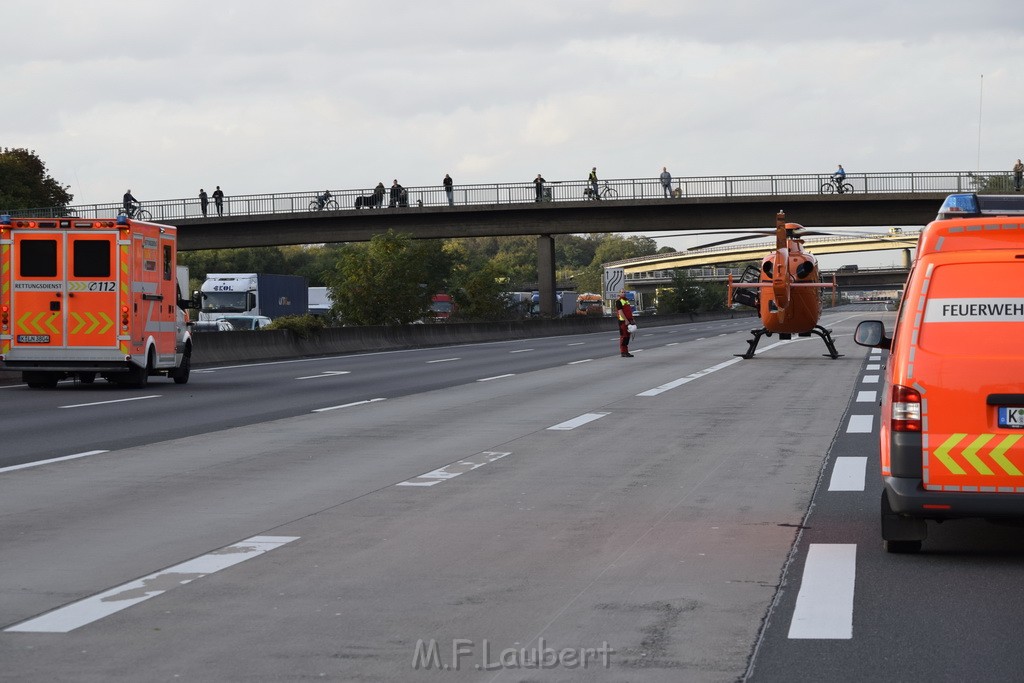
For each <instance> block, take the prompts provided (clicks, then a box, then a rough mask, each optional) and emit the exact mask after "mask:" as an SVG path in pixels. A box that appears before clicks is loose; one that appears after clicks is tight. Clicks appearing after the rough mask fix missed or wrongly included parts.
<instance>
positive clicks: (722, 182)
mask: <svg viewBox="0 0 1024 683" xmlns="http://www.w3.org/2000/svg"><path fill="white" fill-rule="evenodd" d="M991 177H1006V178H1007V181H1009V177H1010V174H1009V173H1008V172H1006V171H992V172H971V171H940V172H933V171H928V172H895V173H847V174H846V182H849V183H851V184H852V185H853V188H854V193H858V194H860V193H878V194H894V193H908V194H913V193H917V192H921V193H936V192H948V193H953V192H970V191H973V190H974V189H976V188H977V187H978V186H979V185H980V184H981V182H982V180H984V179H987V178H991ZM828 178H829V174H828V173H815V174H789V175H748V176H689V177H680V178H673V179H672V194H673V197H677V198H684V199H685V198H709V197H710V198H713V197H756V196H775V195H813V194H819V193H821V186H822V184H823V183H824V182H825V181H826V180H828ZM599 186H600V187H601V188H604V187H605V186H607V187H608V188H610V190H612V191H613V192H609V193H608V194H606V195H604V196H603V200H604V201H615V200H620V201H621V200H644V199H658V200H662V201H672V199H665V198H664V190H663V188H662V186H661V181H660V180H659V179H658V178H615V179H611V180H602V181H600V183H599ZM589 187H590V185H589V183H587V182H586V181H585V180H561V181H551V182H548V183H546V185H545V194H544V202H543V203H546V202H578V201H584V200H587V199H589V197H588V196H587V195H586V194H585V190H587V189H588V188H589ZM405 189H406V201H405V202H404V203H403V202H399V203H398V204H399V205H398V206H395V207H392V206H391V204H392V202H391V198H390V188H386V189H385V193H384V201H383V204H382V207H381V208H383V209H387V210H399V211H401V210H407V209H406V207H409V208H421V207H443V206H447V205H448V197H447V195H446V194H445V192H444V189H443V188H442V187H441V186H440V185H427V186H421V187H408V188H405ZM322 191H323V190H308V191H302V192H282V193H274V194H250V195H234V196H230V197H225V198H224V204H223V209H222V211H221V212H218V210H217V208H216V205H215V204H214V202H213V201H210V202H209V205H208V206H207V212H206V215H207V217H209V218H217V217H219V216H221V215H223V216H259V215H268V214H285V213H302V212H306V211H309V206H310V202H312V201H314V200H315V199H316V197H317V195H319V194H320V193H321V192H322ZM330 192H331V194H332V195H333V198H334V199H335V200H336V201H337V202H338V205H339V206H340V210H342V211H354V210H356V208H355V207H356V199H357V198H358V197H366V198H369V197H371V196H372V195H373V189H372V188H357V189H340V190H330ZM452 194H453V197H452V199H453V204H454V206H456V207H460V206H461V207H466V206H486V205H502V204H524V203H533V202H535V201H536V197H537V193H536V188H535V186H534V184H533V182H523V183H518V182H517V183H487V184H476V185H456V186H455V188H454V191H453V193H452ZM366 201H367V204H368V203H369V200H368V199H367V200H366ZM142 206H143V208H145V209H146V210H147V211H149V212H150V213H151V214H152V216H153V220H155V221H158V222H160V221H162V222H173V221H176V220H181V219H197V218H202V217H203V213H202V210H201V206H200V203H199V198H198V197H188V198H181V199H162V200H154V201H143V202H142ZM120 210H121V204H120V202H111V203H107V204H82V205H74V206H68V207H64V208H60V207H58V208H54V207H48V208H39V209H30V210H25V211H23V210H19V211H17V212H16V213H17V215H19V216H26V217H40V218H45V217H58V216H80V217H82V218H112V217H114V216H116V215H117V213H118V212H119V211H120ZM366 210H371V211H375V210H378V209H366ZM0 213H10V212H7V211H0Z"/></svg>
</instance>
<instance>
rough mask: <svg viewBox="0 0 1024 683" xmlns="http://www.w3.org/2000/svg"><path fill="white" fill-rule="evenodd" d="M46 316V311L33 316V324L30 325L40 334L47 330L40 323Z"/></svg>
mask: <svg viewBox="0 0 1024 683" xmlns="http://www.w3.org/2000/svg"><path fill="white" fill-rule="evenodd" d="M45 317H46V313H39V314H37V315H36V317H34V318H32V326H31V327H30V329H31V330H32V331H33V332H38V333H39V334H43V333H45V330H44V329H43V327H42V325H40V323H41V322H42V321H43V318H45Z"/></svg>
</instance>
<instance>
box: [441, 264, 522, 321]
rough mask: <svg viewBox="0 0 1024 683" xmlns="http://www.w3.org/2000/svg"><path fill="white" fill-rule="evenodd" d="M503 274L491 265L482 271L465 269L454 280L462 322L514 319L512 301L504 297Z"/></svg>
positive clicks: (481, 269) (457, 273)
mask: <svg viewBox="0 0 1024 683" xmlns="http://www.w3.org/2000/svg"><path fill="white" fill-rule="evenodd" d="M504 280H505V278H503V277H502V274H501V272H500V271H498V269H497V268H495V267H494V266H493V265H491V264H487V265H485V266H483V267H482V268H461V269H459V271H457V272H456V274H455V277H454V278H453V285H454V286H453V288H452V289H453V294H454V297H455V303H456V304H457V305H458V311H457V313H456V315H457V317H458V319H459V320H468V321H488V320H504V319H508V318H509V317H511V314H512V311H511V310H510V309H511V306H510V303H509V301H508V300H507V299H506V298H505V297H504V296H503V294H504V292H505V285H506V283H505V282H504Z"/></svg>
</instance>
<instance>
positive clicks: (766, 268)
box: [761, 261, 774, 277]
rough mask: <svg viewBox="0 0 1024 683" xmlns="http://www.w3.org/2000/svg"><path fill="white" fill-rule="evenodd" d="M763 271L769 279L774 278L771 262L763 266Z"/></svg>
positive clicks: (766, 262)
mask: <svg viewBox="0 0 1024 683" xmlns="http://www.w3.org/2000/svg"><path fill="white" fill-rule="evenodd" d="M761 270H763V271H764V274H765V275H767V276H768V277H771V276H772V271H773V270H774V267H773V264H772V262H771V261H765V262H764V263H763V264H762V265H761Z"/></svg>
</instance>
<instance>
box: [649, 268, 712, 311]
mask: <svg viewBox="0 0 1024 683" xmlns="http://www.w3.org/2000/svg"><path fill="white" fill-rule="evenodd" d="M725 290H726V287H725V285H723V284H722V283H720V282H703V281H700V280H695V279H694V278H692V277H690V275H689V274H688V273H687V272H686V269H685V268H677V269H675V271H674V272H673V274H672V286H671V287H670V288H666V289H665V290H659V293H658V312H659V313H662V314H670V313H702V312H706V311H719V310H723V309H725V308H726V305H725V297H726V291H725Z"/></svg>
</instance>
